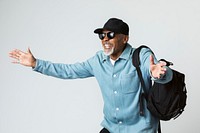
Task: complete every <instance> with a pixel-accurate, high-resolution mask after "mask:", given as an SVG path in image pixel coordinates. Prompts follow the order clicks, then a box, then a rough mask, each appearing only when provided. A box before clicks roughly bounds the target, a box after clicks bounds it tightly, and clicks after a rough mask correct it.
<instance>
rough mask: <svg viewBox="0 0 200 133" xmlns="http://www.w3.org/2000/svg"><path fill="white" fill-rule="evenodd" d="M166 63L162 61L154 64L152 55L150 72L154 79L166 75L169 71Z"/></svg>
mask: <svg viewBox="0 0 200 133" xmlns="http://www.w3.org/2000/svg"><path fill="white" fill-rule="evenodd" d="M165 66H166V62H164V61H160V62H158V63H157V64H155V63H154V58H153V55H150V71H151V74H152V76H153V77H154V78H158V79H159V78H161V77H162V76H163V75H165V73H166V71H167V69H166V68H165Z"/></svg>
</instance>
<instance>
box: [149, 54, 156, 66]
mask: <svg viewBox="0 0 200 133" xmlns="http://www.w3.org/2000/svg"><path fill="white" fill-rule="evenodd" d="M154 64H155V63H154V58H153V55H150V65H154Z"/></svg>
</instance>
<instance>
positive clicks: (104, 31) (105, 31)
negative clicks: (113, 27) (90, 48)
mask: <svg viewBox="0 0 200 133" xmlns="http://www.w3.org/2000/svg"><path fill="white" fill-rule="evenodd" d="M108 32H113V31H110V30H103V31H102V33H108Z"/></svg>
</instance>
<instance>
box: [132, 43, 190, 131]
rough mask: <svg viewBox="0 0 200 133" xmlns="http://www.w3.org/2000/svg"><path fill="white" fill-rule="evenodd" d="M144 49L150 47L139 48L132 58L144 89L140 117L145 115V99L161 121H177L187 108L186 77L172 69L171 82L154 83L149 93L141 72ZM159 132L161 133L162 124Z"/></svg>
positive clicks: (141, 96) (168, 63)
mask: <svg viewBox="0 0 200 133" xmlns="http://www.w3.org/2000/svg"><path fill="white" fill-rule="evenodd" d="M142 48H148V47H147V46H144V45H142V46H140V47H138V48H137V49H136V50H135V51H134V53H133V56H132V63H133V66H135V67H136V70H137V73H138V76H139V78H140V82H141V85H142V88H143V92H142V93H141V94H140V115H144V114H143V108H144V107H143V99H146V101H147V108H148V110H149V111H150V112H151V114H152V115H154V116H155V117H157V118H158V119H159V120H164V121H167V120H170V119H172V118H174V119H176V118H177V117H178V116H180V115H181V114H182V112H183V111H184V108H185V106H186V99H187V90H186V86H185V75H184V74H183V73H180V72H178V71H176V70H173V69H172V72H173V78H172V80H171V81H170V82H168V83H165V84H161V83H156V82H154V83H153V85H152V87H151V88H150V89H149V91H147V89H146V87H145V83H144V80H143V78H142V73H141V70H140V58H139V54H140V50H141V49H142ZM152 53H153V52H152ZM162 61H165V62H166V63H167V66H170V65H173V64H172V63H171V62H168V61H166V60H164V59H162ZM158 132H159V133H161V127H160V122H159V127H158Z"/></svg>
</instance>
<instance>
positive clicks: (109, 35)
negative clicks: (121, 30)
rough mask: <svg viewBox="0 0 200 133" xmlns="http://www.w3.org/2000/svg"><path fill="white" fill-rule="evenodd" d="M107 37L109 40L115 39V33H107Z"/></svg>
mask: <svg viewBox="0 0 200 133" xmlns="http://www.w3.org/2000/svg"><path fill="white" fill-rule="evenodd" d="M107 37H108V38H109V39H113V38H114V37H115V33H114V32H109V33H107Z"/></svg>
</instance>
